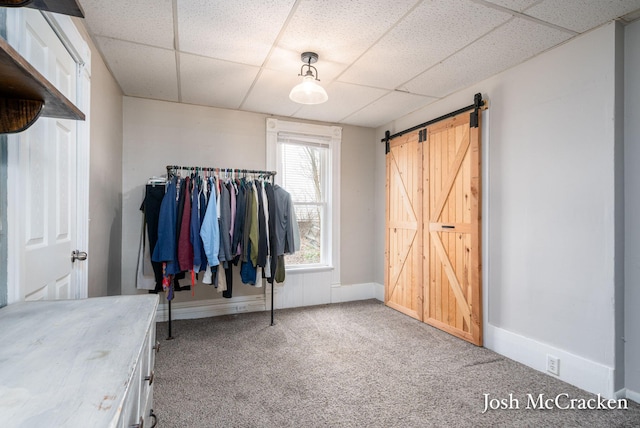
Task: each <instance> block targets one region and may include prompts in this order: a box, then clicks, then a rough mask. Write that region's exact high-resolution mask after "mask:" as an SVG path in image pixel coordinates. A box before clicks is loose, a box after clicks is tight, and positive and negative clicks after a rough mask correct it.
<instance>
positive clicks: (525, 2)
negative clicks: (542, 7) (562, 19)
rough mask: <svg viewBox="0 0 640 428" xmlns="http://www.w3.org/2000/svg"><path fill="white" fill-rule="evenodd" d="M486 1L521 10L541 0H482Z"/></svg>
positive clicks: (517, 10)
mask: <svg viewBox="0 0 640 428" xmlns="http://www.w3.org/2000/svg"><path fill="white" fill-rule="evenodd" d="M484 1H486V2H487V3H493V4H495V5H498V6H502V7H506V8H507V9H510V10H513V11H516V12H522V11H523V10H525V9H527V8H529V7H531V6H533V5H534V4H536V3H540V2H541V1H542V0H484ZM479 3H481V1H480V2H479Z"/></svg>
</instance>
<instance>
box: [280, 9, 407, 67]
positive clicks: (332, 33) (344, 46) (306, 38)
mask: <svg viewBox="0 0 640 428" xmlns="http://www.w3.org/2000/svg"><path fill="white" fill-rule="evenodd" d="M416 3H418V1H417V0H377V1H363V0H360V1H344V0H325V1H317V0H302V1H301V2H300V4H299V5H298V8H297V9H296V13H295V15H294V16H293V17H292V19H291V21H290V22H289V24H288V25H287V28H286V30H285V31H284V33H283V34H282V37H281V39H280V42H279V43H278V46H279V47H281V48H282V49H286V50H289V51H291V52H295V53H297V55H298V58H299V57H300V54H301V53H302V52H306V51H313V52H317V53H319V54H320V60H326V61H332V62H336V63H340V64H349V63H351V62H352V61H354V60H355V59H357V58H358V57H359V56H360V55H361V54H362V53H363V52H365V50H366V49H368V48H369V47H370V46H371V45H373V44H374V43H375V41H376V40H378V39H379V38H380V37H381V36H382V35H383V34H384V33H385V32H387V31H388V30H389V28H391V27H392V26H393V25H394V24H395V23H396V22H397V21H398V20H399V19H400V18H402V16H403V15H404V14H406V13H407V12H408V11H409V10H410V9H411V8H412V7H413V6H414V5H415V4H416Z"/></svg>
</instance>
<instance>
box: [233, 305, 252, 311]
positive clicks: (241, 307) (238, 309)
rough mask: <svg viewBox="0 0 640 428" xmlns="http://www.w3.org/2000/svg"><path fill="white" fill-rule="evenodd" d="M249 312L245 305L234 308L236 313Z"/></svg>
mask: <svg viewBox="0 0 640 428" xmlns="http://www.w3.org/2000/svg"><path fill="white" fill-rule="evenodd" d="M248 310H249V308H248V307H247V305H238V306H236V311H237V312H247V311H248Z"/></svg>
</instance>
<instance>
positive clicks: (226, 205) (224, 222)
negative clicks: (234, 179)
mask: <svg viewBox="0 0 640 428" xmlns="http://www.w3.org/2000/svg"><path fill="white" fill-rule="evenodd" d="M218 206H219V208H220V210H219V212H220V217H219V222H220V228H219V230H220V251H219V253H218V259H219V260H220V261H221V262H227V261H229V262H230V261H231V260H233V255H232V254H231V234H230V233H229V230H230V229H231V195H230V194H229V189H228V188H227V186H226V185H224V184H223V183H221V185H220V199H219V204H218Z"/></svg>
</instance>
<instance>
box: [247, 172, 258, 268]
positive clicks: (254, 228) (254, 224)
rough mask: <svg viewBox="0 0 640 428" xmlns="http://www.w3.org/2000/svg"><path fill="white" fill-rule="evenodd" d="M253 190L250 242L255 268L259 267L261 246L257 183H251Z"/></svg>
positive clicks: (251, 256) (251, 257)
mask: <svg viewBox="0 0 640 428" xmlns="http://www.w3.org/2000/svg"><path fill="white" fill-rule="evenodd" d="M251 189H252V197H253V201H252V205H251V225H250V227H249V240H250V241H251V251H250V255H249V257H250V259H251V264H252V265H253V266H254V267H255V266H257V265H258V245H259V242H258V240H259V235H258V227H259V224H258V209H259V205H258V190H257V189H256V184H255V182H252V183H251Z"/></svg>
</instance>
